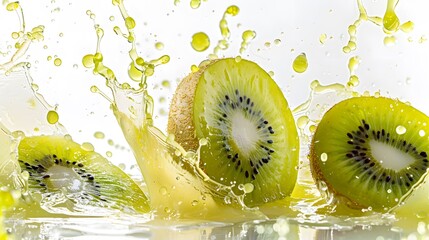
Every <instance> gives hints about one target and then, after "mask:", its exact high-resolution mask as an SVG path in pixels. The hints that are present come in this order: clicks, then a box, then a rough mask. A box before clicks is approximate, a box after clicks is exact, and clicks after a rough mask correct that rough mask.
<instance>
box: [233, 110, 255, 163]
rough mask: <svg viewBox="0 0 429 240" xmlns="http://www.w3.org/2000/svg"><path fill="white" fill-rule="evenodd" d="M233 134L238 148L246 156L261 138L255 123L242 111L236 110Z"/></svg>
mask: <svg viewBox="0 0 429 240" xmlns="http://www.w3.org/2000/svg"><path fill="white" fill-rule="evenodd" d="M231 135H232V138H233V141H234V143H235V145H236V146H237V149H240V153H242V154H243V155H244V156H243V157H245V158H247V157H249V156H248V154H250V153H251V152H252V150H254V149H255V146H256V144H257V142H258V139H260V136H259V135H258V132H257V128H256V126H255V123H253V122H252V121H250V120H249V119H247V118H246V117H245V116H244V114H243V113H242V112H239V111H235V112H234V113H233V115H232V119H231Z"/></svg>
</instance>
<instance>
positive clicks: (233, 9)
mask: <svg viewBox="0 0 429 240" xmlns="http://www.w3.org/2000/svg"><path fill="white" fill-rule="evenodd" d="M239 12H240V8H238V7H237V6H235V5H232V6H229V7H228V8H227V9H226V13H227V14H230V15H232V16H236V15H237V14H238V13H239Z"/></svg>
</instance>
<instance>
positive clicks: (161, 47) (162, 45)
mask: <svg viewBox="0 0 429 240" xmlns="http://www.w3.org/2000/svg"><path fill="white" fill-rule="evenodd" d="M155 48H156V49H158V50H162V49H164V43H162V42H157V43H155Z"/></svg>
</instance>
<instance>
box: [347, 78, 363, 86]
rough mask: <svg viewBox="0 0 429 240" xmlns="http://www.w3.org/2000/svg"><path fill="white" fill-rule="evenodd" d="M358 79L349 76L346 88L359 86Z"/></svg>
mask: <svg viewBox="0 0 429 240" xmlns="http://www.w3.org/2000/svg"><path fill="white" fill-rule="evenodd" d="M359 83H360V82H359V77H358V76H356V75H351V76H350V77H349V81H348V82H347V86H349V87H357V86H358V85H359Z"/></svg>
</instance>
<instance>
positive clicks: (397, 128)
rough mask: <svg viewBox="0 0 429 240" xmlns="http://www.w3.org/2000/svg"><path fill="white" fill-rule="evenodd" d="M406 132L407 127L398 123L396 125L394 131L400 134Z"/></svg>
mask: <svg viewBox="0 0 429 240" xmlns="http://www.w3.org/2000/svg"><path fill="white" fill-rule="evenodd" d="M406 132H407V129H406V128H405V127H404V126H402V125H398V126H397V127H396V133H397V134H399V135H402V134H404V133H406Z"/></svg>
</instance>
